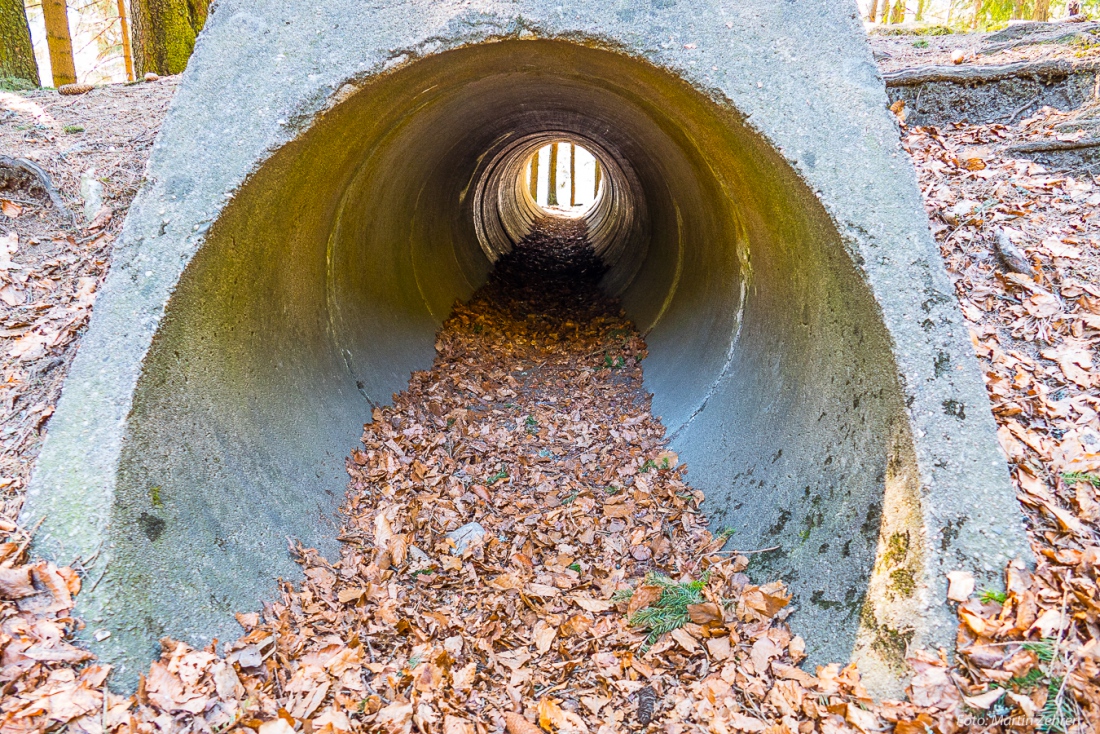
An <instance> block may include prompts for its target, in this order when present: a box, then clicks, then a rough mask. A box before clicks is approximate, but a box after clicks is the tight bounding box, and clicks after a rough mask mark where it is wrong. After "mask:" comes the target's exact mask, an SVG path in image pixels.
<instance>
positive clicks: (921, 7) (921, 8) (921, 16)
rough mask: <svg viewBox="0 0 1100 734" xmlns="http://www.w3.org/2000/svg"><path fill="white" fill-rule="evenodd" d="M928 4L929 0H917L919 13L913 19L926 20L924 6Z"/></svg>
mask: <svg viewBox="0 0 1100 734" xmlns="http://www.w3.org/2000/svg"><path fill="white" fill-rule="evenodd" d="M927 4H928V0H917V14H916V15H915V16H913V20H915V21H918V22H919V21H922V20H924V7H925V6H926V5H927Z"/></svg>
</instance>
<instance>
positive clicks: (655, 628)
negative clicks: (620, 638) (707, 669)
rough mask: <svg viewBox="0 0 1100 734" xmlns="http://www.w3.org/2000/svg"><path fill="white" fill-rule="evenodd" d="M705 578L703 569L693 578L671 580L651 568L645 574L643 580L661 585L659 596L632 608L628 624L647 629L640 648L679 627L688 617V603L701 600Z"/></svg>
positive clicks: (650, 644) (651, 584)
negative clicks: (644, 639)
mask: <svg viewBox="0 0 1100 734" xmlns="http://www.w3.org/2000/svg"><path fill="white" fill-rule="evenodd" d="M709 578H710V573H709V572H706V573H704V574H703V575H702V577H701V578H699V580H697V581H673V580H672V579H670V578H669V577H668V576H665V575H664V574H661V573H657V572H655V571H650V572H649V573H648V574H646V577H645V581H644V582H643V584H644V585H646V586H659V587H661V596H660V597H659V598H658V599H657V601H655V602H653V603H652V604H650V605H649V606H647V607H643V608H642V609H639V610H638V611H636V612H634V614H632V615H631V617H630V619H629V620H628V622H629V624H630V626H631V627H640V628H641V629H643V630H645V631H647V632H649V636H648V637H646V641H645V644H644V645H642V652H646V651H647V650H649V648H651V647H653V645H654V644H656V642H657V640H659V639H661V636H662V635H664V634H665V633H667V632H671V631H672V630H674V629H679V628H680V627H683V626H684V625H685V624H687V623H688V622H690V621H691V617H690V616H689V615H688V607H689V606H691V605H692V604H702V603H703V601H704V599H703V589H704V588H706V585H707V580H708V579H709ZM632 594H633V592H632Z"/></svg>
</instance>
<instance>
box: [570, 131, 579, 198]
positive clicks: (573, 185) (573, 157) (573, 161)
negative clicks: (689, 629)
mask: <svg viewBox="0 0 1100 734" xmlns="http://www.w3.org/2000/svg"><path fill="white" fill-rule="evenodd" d="M576 205H577V146H576V145H574V144H573V143H570V144H569V206H576Z"/></svg>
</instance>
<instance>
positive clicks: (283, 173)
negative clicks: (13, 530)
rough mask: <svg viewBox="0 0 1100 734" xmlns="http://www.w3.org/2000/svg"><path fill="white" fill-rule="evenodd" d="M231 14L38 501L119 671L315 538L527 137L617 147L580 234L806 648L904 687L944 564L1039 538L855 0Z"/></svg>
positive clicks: (92, 351)
mask: <svg viewBox="0 0 1100 734" xmlns="http://www.w3.org/2000/svg"><path fill="white" fill-rule="evenodd" d="M216 7H217V11H216V12H215V13H214V14H213V16H212V17H211V20H210V22H209V24H208V26H207V30H206V31H205V33H204V35H203V37H202V38H201V39H200V41H199V44H198V47H197V50H196V54H195V56H194V57H193V59H192V63H191V66H190V67H189V69H188V71H187V74H186V76H185V79H184V81H183V84H182V86H181V89H180V92H179V94H178V96H177V98H176V100H175V101H174V103H173V108H172V111H171V112H170V114H169V116H168V119H167V121H166V123H165V126H164V128H163V130H162V132H161V135H160V137H159V138H158V141H157V144H156V147H155V149H154V153H153V156H152V158H151V161H150V166H149V169H148V172H147V176H148V183H147V185H146V187H145V188H144V189H143V191H142V193H141V194H140V195H139V197H138V200H137V202H136V203H135V205H134V207H133V208H132V210H131V212H130V215H129V218H128V220H127V223H126V227H125V231H124V234H123V240H122V243H121V245H120V248H119V249H118V251H117V253H116V259H115V262H114V265H113V267H112V270H111V273H110V275H109V277H108V280H107V283H106V285H105V287H104V290H103V294H102V295H101V297H100V300H99V303H98V305H97V309H96V312H95V315H94V317H93V320H92V324H91V327H90V329H89V332H88V334H87V336H86V337H85V340H84V343H83V345H82V348H81V352H80V354H79V356H78V358H77V361H76V362H75V364H74V366H73V370H72V373H71V375H70V377H69V380H68V382H67V384H66V387H65V391H64V393H63V396H62V400H61V402H60V404H59V407H58V410H57V413H56V415H55V417H54V419H53V421H52V422H51V424H50V435H49V438H48V440H47V443H46V445H45V447H44V450H43V453H42V455H41V458H40V460H39V463H38V466H37V468H36V471H35V474H34V477H33V480H32V484H31V488H30V491H29V494H28V503H27V506H26V511H25V514H26V518H25V519H26V520H27V521H28V522H32V521H34V520H36V519H37V518H39V517H44V518H45V522H44V524H43V526H42V530H41V532H40V536H39V540H38V547H39V549H40V550H41V551H43V552H46V553H49V554H51V555H53V556H55V557H57V558H59V559H61V560H70V559H72V558H73V557H74V556H79V557H82V558H84V559H89V558H92V557H93V556H94V557H95V559H96V560H95V563H94V566H93V568H92V570H91V574H92V576H94V577H95V578H97V579H98V581H97V582H96V583H95V584H94V587H95V588H94V589H90V590H89V591H87V592H85V593H84V594H82V596H81V602H80V608H79V610H78V611H79V612H80V613H81V614H83V615H84V616H85V618H86V619H87V620H88V629H87V633H88V634H89V635H91V634H92V633H93V632H94V631H96V630H99V629H106V630H110V631H111V632H112V634H111V636H110V637H109V638H107V639H106V640H105V641H103V642H101V643H93V644H92V647H93V649H95V650H96V652H97V653H99V654H101V655H103V656H104V657H105V658H106V659H108V660H110V661H112V662H115V663H116V664H117V665H118V666H119V670H120V678H119V680H120V681H122V682H123V683H125V682H127V681H133V680H134V679H136V676H137V674H138V672H140V671H141V670H142V669H143V667H144V666H145V664H146V663H147V662H148V660H149V658H150V657H151V656H152V655H153V653H154V651H155V649H156V641H157V639H158V638H159V637H160V636H161V635H163V634H171V635H175V636H178V637H182V638H184V639H187V640H190V641H192V642H194V643H197V644H203V643H205V642H206V641H208V640H209V639H210V638H211V637H214V636H217V637H219V638H221V639H228V638H231V637H232V636H233V635H234V634H235V628H234V623H233V621H232V617H231V614H230V613H231V612H232V611H234V610H242V609H250V608H255V607H256V606H257V604H258V601H259V599H261V598H263V597H265V595H269V594H271V593H272V592H273V590H274V578H275V577H276V576H279V575H281V576H284V577H291V578H292V577H294V576H295V575H296V573H297V571H296V568H295V566H294V563H293V561H292V560H291V559H290V558H289V556H288V555H287V553H286V551H285V544H286V538H287V536H294V537H298V538H300V539H301V540H302V541H303V542H304V543H306V544H310V545H316V546H319V547H321V548H322V549H323V550H325V551H326V552H330V553H331V552H334V551H335V547H334V546H335V541H334V537H333V536H334V532H333V528H334V522H335V519H334V516H335V512H336V509H337V507H338V504H339V498H340V497H341V496H342V491H343V485H344V476H343V469H342V464H343V457H344V456H345V454H346V452H347V451H348V450H349V449H350V448H351V447H352V446H353V445H354V443H355V441H356V439H357V436H358V433H359V429H360V427H361V424H362V422H363V421H365V420H368V419H369V408H370V405H371V404H372V403H384V402H387V401H388V400H389V396H390V394H391V393H392V392H394V391H396V390H399V389H401V388H402V387H403V385H404V384H405V382H406V380H407V378H408V375H409V372H410V371H412V370H414V369H418V368H423V367H425V366H427V365H428V364H429V362H430V360H431V357H432V344H433V338H434V332H435V329H436V328H437V327H438V324H439V323H440V321H441V320H442V319H443V318H444V317H445V316H446V315H447V312H448V311H449V309H450V307H451V304H452V303H453V302H454V299H456V298H462V297H465V296H467V295H469V294H470V293H471V292H472V290H473V289H474V288H475V287H476V286H477V285H478V284H479V283H481V282H482V281H483V279H484V278H485V276H486V274H487V272H488V269H489V267H490V264H491V261H492V259H493V257H495V255H496V254H498V253H499V252H500V250H501V248H504V249H506V248H507V247H508V242H509V240H508V238H507V237H504V238H503V239H502V238H501V236H500V234H501V232H505V233H509V232H510V233H512V234H511V236H512V237H514V236H515V233H516V232H517V231H521V230H522V228H523V226H524V221H525V215H524V204H523V197H522V195H519V194H517V193H516V188H515V185H514V181H511V179H510V178H509V176H510V175H512V174H508V171H509V170H512V169H514V168H515V167H516V166H517V165H518V164H517V163H516V161H519V160H521V159H522V156H518V157H517V156H515V155H512V156H511V157H509V155H510V151H511V152H512V153H514V152H515V150H517V148H516V147H515V145H516V144H513V142H512V141H519V142H518V143H517V144H521V147H522V145H528V144H531V141H535V142H538V141H539V140H541V138H540V136H545V135H546V134H553V135H555V136H557V135H562V136H566V137H570V138H572V139H576V140H579V141H583V142H584V143H585V144H587V145H590V146H591V148H590V149H592V150H594V151H596V152H597V153H598V155H600V156H601V159H602V160H603V162H604V163H605V166H606V167H607V168H608V170H609V171H610V172H613V173H612V174H609V175H610V178H611V181H610V182H609V186H608V188H607V192H608V193H607V196H608V197H610V198H608V199H607V201H608V202H612V203H611V204H606V205H602V206H598V207H596V209H594V210H593V213H592V216H593V217H594V219H593V224H594V225H596V224H598V225H599V227H598V229H599V230H600V232H601V235H600V237H599V241H600V247H601V251H602V252H603V256H604V257H605V259H606V260H607V262H608V264H609V265H610V268H611V269H610V272H609V275H608V279H607V281H606V282H605V286H606V287H607V288H608V289H609V290H611V291H613V292H616V293H619V294H621V296H622V299H623V303H624V305H625V306H626V308H627V309H628V311H629V312H630V314H631V315H632V317H633V318H634V319H635V321H636V323H637V324H638V325H639V327H640V328H642V329H643V330H645V331H646V332H647V335H648V340H649V344H650V352H651V356H650V358H649V359H648V360H647V361H646V363H645V370H646V379H647V384H648V385H649V387H650V389H651V390H652V391H653V392H654V409H655V411H656V412H657V413H659V414H660V415H661V417H662V419H663V420H664V422H665V425H666V426H667V427H668V429H669V431H670V432H671V433H672V435H673V436H674V446H675V447H676V448H677V450H678V451H680V453H681V455H682V456H684V457H685V458H686V459H687V461H688V463H689V465H690V467H691V470H690V479H691V481H692V482H693V483H694V484H695V485H696V486H699V487H701V488H703V489H704V490H706V492H707V494H708V500H707V503H706V510H707V512H708V513H709V514H710V516H711V517H712V519H713V520H714V522H715V523H716V524H728V525H731V526H733V527H735V528H736V529H737V530H738V535H737V536H735V537H736V540H737V544H738V545H739V546H741V547H766V546H771V545H776V544H778V545H780V546H781V550H779V551H776V552H774V553H773V554H770V555H766V556H763V557H760V558H759V559H758V560H760V561H763V563H762V564H761V565H760V567H759V569H758V573H759V574H760V575H761V576H762V577H769V576H771V575H773V574H778V575H779V576H780V577H782V578H784V579H786V580H788V581H789V582H790V583H791V586H792V589H793V591H794V592H795V594H796V606H797V613H796V614H795V615H794V616H793V617H792V625H793V627H794V628H795V630H796V631H800V632H802V633H803V634H805V635H806V637H807V639H808V640H809V642H810V644H811V652H812V656H811V660H813V661H815V662H823V661H825V660H827V659H836V660H846V659H848V658H850V657H854V658H856V659H857V660H859V662H860V664H861V666H862V667H863V669H864V670H865V672H866V673H868V674H869V677H870V680H871V683H872V685H873V686H875V687H876V690H879V691H890V690H896V688H897V685H898V681H899V680H900V679H901V677H902V676H903V675H904V665H903V662H902V655H903V652H904V647H905V645H906V644H912V645H930V644H931V645H948V644H950V642H951V640H952V637H953V629H954V624H953V621H952V616H951V612H950V610H949V609H948V608H947V607H946V605H945V604H944V588H945V583H944V578H943V576H944V573H945V572H947V571H950V570H954V569H956V568H964V569H968V570H971V571H972V572H974V573H975V575H976V576H977V577H978V578H979V579H980V583H982V584H985V585H989V586H996V585H997V583H998V576H999V572H1000V570H1001V568H1002V566H1003V564H1004V562H1005V561H1007V560H1009V559H1011V558H1013V557H1021V556H1022V557H1026V554H1027V543H1026V539H1025V536H1024V533H1023V531H1022V527H1021V522H1020V517H1019V512H1018V509H1017V507H1016V504H1015V499H1014V497H1013V494H1012V492H1011V488H1010V486H1009V484H1008V481H1007V474H1006V470H1005V466H1004V461H1003V458H1002V457H1001V455H1000V453H999V450H998V448H997V446H996V443H995V435H994V430H993V421H992V418H991V416H990V413H989V409H988V405H987V403H986V398H985V394H984V388H983V386H982V383H981V379H980V376H979V373H978V370H977V366H976V364H975V361H974V359H973V356H972V354H971V351H970V347H969V343H968V340H967V338H966V333H965V329H964V327H963V326H962V323H961V320H960V318H959V316H958V313H957V311H956V307H955V302H954V297H953V294H952V292H951V288H950V284H949V283H948V281H947V279H946V277H945V274H944V272H943V270H942V266H941V265H940V262H939V259H938V253H937V252H936V249H935V246H934V244H933V242H932V240H931V237H930V236H929V233H928V229H927V222H926V220H925V217H924V213H923V209H922V207H921V202H920V198H919V193H918V191H917V187H916V185H915V179H914V176H913V172H912V170H911V168H910V167H909V164H908V162H907V160H906V159H905V157H904V154H903V153H902V152H901V150H900V148H899V145H898V136H897V130H896V128H895V127H894V125H893V123H892V122H891V119H890V117H889V115H888V113H887V112H886V111H885V107H886V97H885V93H884V89H883V85H882V81H881V79H880V78H879V77H878V74H877V72H876V70H875V67H874V65H873V64H872V62H871V59H870V53H869V51H868V49H867V48H866V46H865V44H864V41H863V37H862V29H861V27H860V23H859V19H858V17H857V16H856V14H855V7H854V5H852V6H851V7H848V6H846V5H845V4H843V3H835V2H833V1H832V0H811V1H810V2H802V3H799V4H797V6H795V5H790V4H787V3H775V2H773V1H771V0H767V1H765V0H743V2H740V3H737V4H731V3H719V2H703V1H701V0H694V1H689V0H680V2H675V0H672V1H670V2H662V3H651V4H642V3H633V2H620V3H608V4H594V3H571V2H564V3H560V2H559V3H553V4H550V3H542V2H535V1H534V0H520V1H519V2H496V1H492V0H473V1H472V2H470V3H468V4H467V3H457V2H455V3H451V2H433V3H422V2H389V3H376V4H373V5H371V6H370V7H369V8H367V7H360V6H357V5H354V4H348V3H346V2H337V1H336V0H331V1H329V2H326V1H325V0H320V1H319V2H316V3H312V4H310V5H309V6H308V7H307V6H302V5H301V4H299V3H293V2H290V0H267V1H265V2H246V1H245V0H224V1H223V2H220V3H219V4H218V5H217V6H216ZM807 18H813V19H814V22H813V23H807V22H806V19H807ZM509 166H511V167H512V168H511V169H510V168H509ZM513 173H514V170H513ZM505 174H507V175H505ZM510 181H511V183H509V182H510ZM509 186H511V188H509ZM492 233H495V234H492ZM89 586H92V585H91V584H89Z"/></svg>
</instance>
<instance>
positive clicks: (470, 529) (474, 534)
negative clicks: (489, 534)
mask: <svg viewBox="0 0 1100 734" xmlns="http://www.w3.org/2000/svg"><path fill="white" fill-rule="evenodd" d="M447 537H448V538H450V539H451V540H453V541H454V544H455V547H454V550H452V551H451V553H453V554H454V555H456V556H461V555H462V554H463V553H465V552H466V549H467V548H469V547H470V546H471V545H476V544H478V543H481V542H482V541H483V540H484V539H485V528H483V527H481V523H477V522H468V523H466V524H465V525H463V526H462V527H460V528H459V529H458V530H452V531H451V532H449V533H447Z"/></svg>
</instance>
